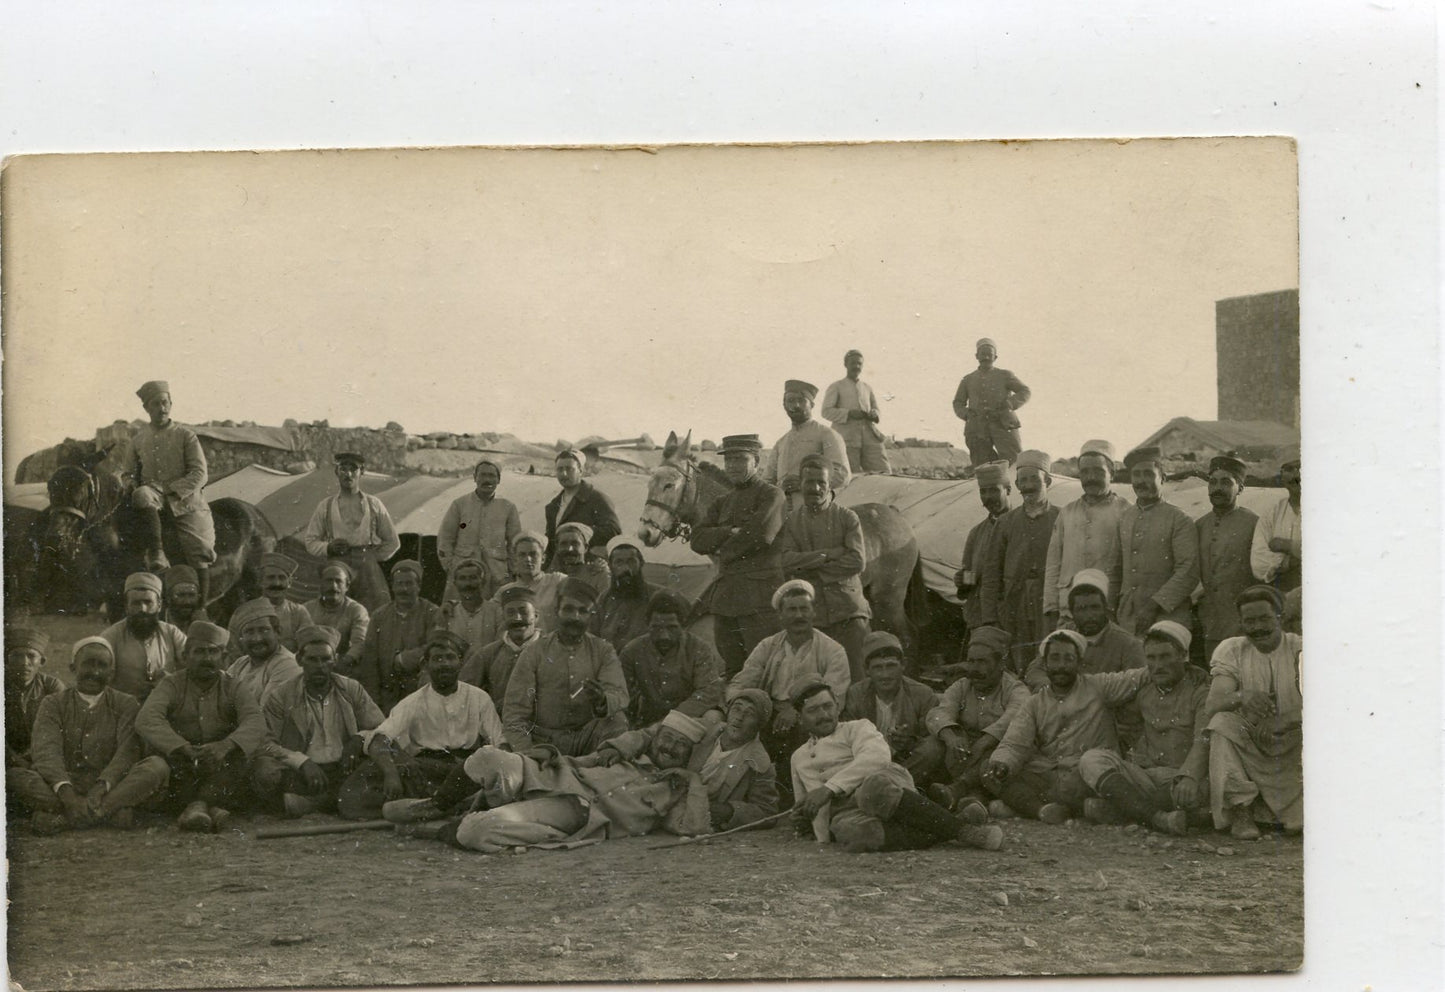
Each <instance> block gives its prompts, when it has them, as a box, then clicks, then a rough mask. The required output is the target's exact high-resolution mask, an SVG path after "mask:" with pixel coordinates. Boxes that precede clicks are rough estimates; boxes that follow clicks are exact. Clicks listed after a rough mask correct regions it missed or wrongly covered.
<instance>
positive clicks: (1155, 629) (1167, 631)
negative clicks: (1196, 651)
mask: <svg viewBox="0 0 1445 992" xmlns="http://www.w3.org/2000/svg"><path fill="white" fill-rule="evenodd" d="M1149 633H1151V634H1163V635H1164V636H1165V637H1167V638H1169V639H1170V640H1171V641H1173V642H1174V643H1175V644H1178V645H1179V650H1181V651H1183V652H1184V653H1185V654H1188V653H1189V644H1190V642H1191V641H1193V640H1194V637H1193V635H1191V634H1190V633H1189V628H1188V627H1186V626H1184V625H1183V624H1182V623H1175V622H1174V621H1173V620H1160V621H1159V622H1158V623H1156V624H1155V625H1154V626H1152V627H1150V628H1149Z"/></svg>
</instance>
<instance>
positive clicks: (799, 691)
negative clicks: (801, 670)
mask: <svg viewBox="0 0 1445 992" xmlns="http://www.w3.org/2000/svg"><path fill="white" fill-rule="evenodd" d="M820 688H821V689H827V690H828V691H829V692H833V687H832V686H830V685H829V684H828V683H826V682H824V681H823V680H822V679H820V678H818V676H816V675H804V676H802V677H801V678H799V679H797V680H795V681H794V682H793V684H792V685H790V686H788V702H790V703H792V704H793V706H794V708H796V707H799V706H801V705H803V697H804V696H811V695H812V694H813V691H814V690H816V689H820ZM833 698H834V699H837V698H838V694H837V693H833Z"/></svg>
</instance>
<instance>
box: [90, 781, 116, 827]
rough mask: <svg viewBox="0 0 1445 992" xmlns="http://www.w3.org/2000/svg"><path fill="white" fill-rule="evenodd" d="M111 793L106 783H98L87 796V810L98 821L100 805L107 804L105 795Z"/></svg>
mask: <svg viewBox="0 0 1445 992" xmlns="http://www.w3.org/2000/svg"><path fill="white" fill-rule="evenodd" d="M109 791H110V789H108V788H107V787H106V784H105V783H104V782H96V783H95V784H94V785H92V786H91V787H90V791H89V792H87V793H86V794H85V808H86V810H87V811H88V812H89V813H90V815H91V816H92V817H94V818H95V819H97V820H98V819H100V804H101V803H103V802H105V794H106V793H107V792H109Z"/></svg>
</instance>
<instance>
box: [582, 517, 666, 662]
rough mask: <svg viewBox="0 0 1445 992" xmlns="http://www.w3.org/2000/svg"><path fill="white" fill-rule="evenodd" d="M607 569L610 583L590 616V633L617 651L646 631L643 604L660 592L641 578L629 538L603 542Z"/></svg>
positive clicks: (638, 558)
mask: <svg viewBox="0 0 1445 992" xmlns="http://www.w3.org/2000/svg"><path fill="white" fill-rule="evenodd" d="M607 569H608V571H609V572H611V573H612V582H611V584H610V585H609V586H608V587H607V591H606V593H605V594H604V595H603V596H602V599H601V600H600V601H599V602H598V603H597V612H596V613H594V614H593V615H592V633H594V634H596V635H597V636H598V637H600V638H602V639H603V640H605V641H607V642H608V643H609V644H611V645H612V647H613V648H614V649H616V650H617V651H618V652H621V650H622V649H623V648H624V647H626V646H627V644H628V642H630V641H632V640H633V639H634V638H638V637H641V636H642V635H643V634H644V633H646V631H647V604H648V602H649V601H651V599H652V597H653V596H654V595H655V594H657V593H659V592H661V591H662V587H661V586H655V585H653V584H652V583H651V582H648V581H647V580H646V579H644V578H643V577H642V548H641V547H640V546H639V545H638V544H637V543H636V542H635V541H634V540H633V539H632V538H630V537H623V536H622V535H620V534H619V535H618V536H616V537H614V538H613V539H612V540H610V541H608V542H607Z"/></svg>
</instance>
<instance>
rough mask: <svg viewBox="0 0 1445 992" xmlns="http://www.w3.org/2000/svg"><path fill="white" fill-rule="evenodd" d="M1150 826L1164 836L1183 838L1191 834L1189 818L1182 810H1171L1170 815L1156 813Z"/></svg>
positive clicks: (1150, 821)
mask: <svg viewBox="0 0 1445 992" xmlns="http://www.w3.org/2000/svg"><path fill="white" fill-rule="evenodd" d="M1149 826H1151V827H1153V828H1154V829H1155V830H1157V831H1159V832H1160V833H1162V834H1173V835H1174V836H1175V837H1183V836H1184V835H1185V834H1186V833H1188V832H1189V817H1188V815H1187V814H1186V813H1185V812H1184V811H1183V810H1182V809H1176V810H1171V811H1170V812H1168V813H1155V814H1154V816H1153V817H1152V818H1151V819H1150V820H1149Z"/></svg>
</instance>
